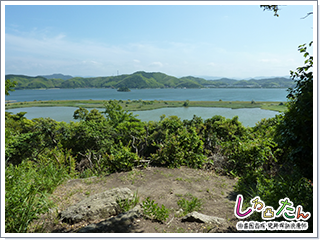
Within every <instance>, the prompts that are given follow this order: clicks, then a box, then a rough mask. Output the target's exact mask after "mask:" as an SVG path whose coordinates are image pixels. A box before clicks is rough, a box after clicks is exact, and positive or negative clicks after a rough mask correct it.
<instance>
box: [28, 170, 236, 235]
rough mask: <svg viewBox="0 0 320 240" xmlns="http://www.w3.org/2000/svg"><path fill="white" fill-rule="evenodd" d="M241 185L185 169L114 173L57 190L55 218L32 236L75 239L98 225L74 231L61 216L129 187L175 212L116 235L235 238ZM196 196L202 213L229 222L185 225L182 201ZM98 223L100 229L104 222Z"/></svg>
mask: <svg viewBox="0 0 320 240" xmlns="http://www.w3.org/2000/svg"><path fill="white" fill-rule="evenodd" d="M235 183H236V179H231V178H229V177H227V176H221V175H218V174H216V173H215V172H214V171H208V170H197V169H190V168H186V167H181V168H180V169H178V168H176V169H168V168H157V167H149V168H146V169H141V170H140V169H134V170H133V171H130V172H122V173H115V174H111V175H109V176H104V177H93V178H87V179H74V180H69V181H66V182H65V183H64V184H62V185H60V186H58V187H57V189H56V190H55V191H54V193H53V194H52V196H51V197H50V199H52V200H53V201H54V203H55V208H53V209H52V210H51V211H50V213H48V214H45V215H43V216H41V218H40V219H39V221H40V222H44V225H43V226H42V227H41V228H39V227H38V228H37V229H34V228H33V230H32V231H33V232H46V233H68V232H69V233H75V232H77V231H78V230H79V229H80V228H82V227H84V226H86V225H88V224H90V223H93V222H84V221H83V222H80V223H77V224H74V225H69V224H67V223H62V222H60V221H59V219H58V213H59V212H60V211H63V210H64V209H66V208H67V207H69V206H71V205H74V204H76V203H78V202H79V201H81V200H83V199H84V198H87V197H88V196H91V195H93V194H96V193H99V192H103V191H106V190H109V189H112V188H115V187H128V188H129V189H130V190H131V191H132V192H136V191H137V192H138V197H139V198H140V202H142V201H144V200H145V199H146V198H147V197H150V199H151V200H154V201H155V202H156V203H158V205H159V206H161V205H162V204H163V205H164V206H165V207H166V208H168V209H170V215H169V217H168V219H167V220H166V222H164V223H161V222H156V221H152V220H150V219H146V218H143V217H141V218H139V219H135V220H134V221H133V222H132V223H131V224H130V225H128V226H126V227H123V226H122V228H120V229H118V228H115V229H113V230H112V232H128V233H224V232H225V233H230V232H237V231H236V228H235V226H236V223H237V222H238V220H237V219H236V217H235V216H234V206H235V200H236V194H235V193H234V192H233V186H234V185H235ZM191 196H194V197H196V198H198V199H200V200H201V201H202V203H203V204H202V208H201V210H200V211H198V212H200V213H203V214H206V215H209V216H216V217H219V218H224V219H225V220H226V222H225V223H224V224H223V225H217V224H216V223H210V224H205V223H197V222H182V221H181V217H177V214H176V212H177V211H178V210H179V206H178V204H177V201H178V200H179V199H181V198H185V199H188V197H189V199H190V197H191ZM103 220H104V219H100V220H99V221H95V223H97V222H100V221H103Z"/></svg>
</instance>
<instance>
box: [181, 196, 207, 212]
mask: <svg viewBox="0 0 320 240" xmlns="http://www.w3.org/2000/svg"><path fill="white" fill-rule="evenodd" d="M177 204H178V206H179V207H180V208H182V210H183V213H184V215H186V214H188V213H190V212H192V211H199V210H201V207H202V201H201V200H200V199H198V198H196V197H194V196H192V199H191V200H190V201H188V200H186V199H185V198H181V199H180V200H179V201H178V202H177Z"/></svg>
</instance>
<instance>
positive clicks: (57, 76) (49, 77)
mask: <svg viewBox="0 0 320 240" xmlns="http://www.w3.org/2000/svg"><path fill="white" fill-rule="evenodd" d="M41 77H44V78H46V79H63V80H68V79H70V78H73V77H72V76H70V75H63V74H61V73H54V74H51V75H41Z"/></svg>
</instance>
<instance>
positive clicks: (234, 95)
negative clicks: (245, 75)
mask: <svg viewBox="0 0 320 240" xmlns="http://www.w3.org/2000/svg"><path fill="white" fill-rule="evenodd" d="M286 95H287V91H286V89H284V88H277V89H269V88H257V89H250V88H203V89H171V88H170V89H132V90H131V92H118V91H117V90H115V89H109V88H79V89H52V90H50V89H48V90H16V91H14V92H10V95H9V96H6V100H16V101H17V102H24V101H34V100H37V101H40V100H42V101H45V100H88V99H92V100H109V99H117V100H120V99H122V100H127V99H130V100H139V99H142V100H167V101H170V100H171V101H185V100H187V99H188V100H190V101H219V100H220V99H221V100H223V101H251V100H255V101H279V102H284V101H286Z"/></svg>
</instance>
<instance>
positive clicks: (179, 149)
mask: <svg viewBox="0 0 320 240" xmlns="http://www.w3.org/2000/svg"><path fill="white" fill-rule="evenodd" d="M154 146H156V147H157V148H158V150H157V152H156V153H154V154H151V160H152V164H154V165H158V166H166V167H169V168H175V167H180V166H188V167H191V168H201V167H202V165H203V164H204V160H205V158H206V157H205V156H204V155H203V142H202V141H201V140H200V138H199V136H198V135H197V133H196V131H195V129H194V128H192V127H191V128H190V129H189V130H187V129H186V128H181V129H178V130H177V131H176V133H174V134H173V133H171V134H170V133H169V130H167V131H166V132H165V137H164V140H163V141H161V142H159V143H154Z"/></svg>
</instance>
